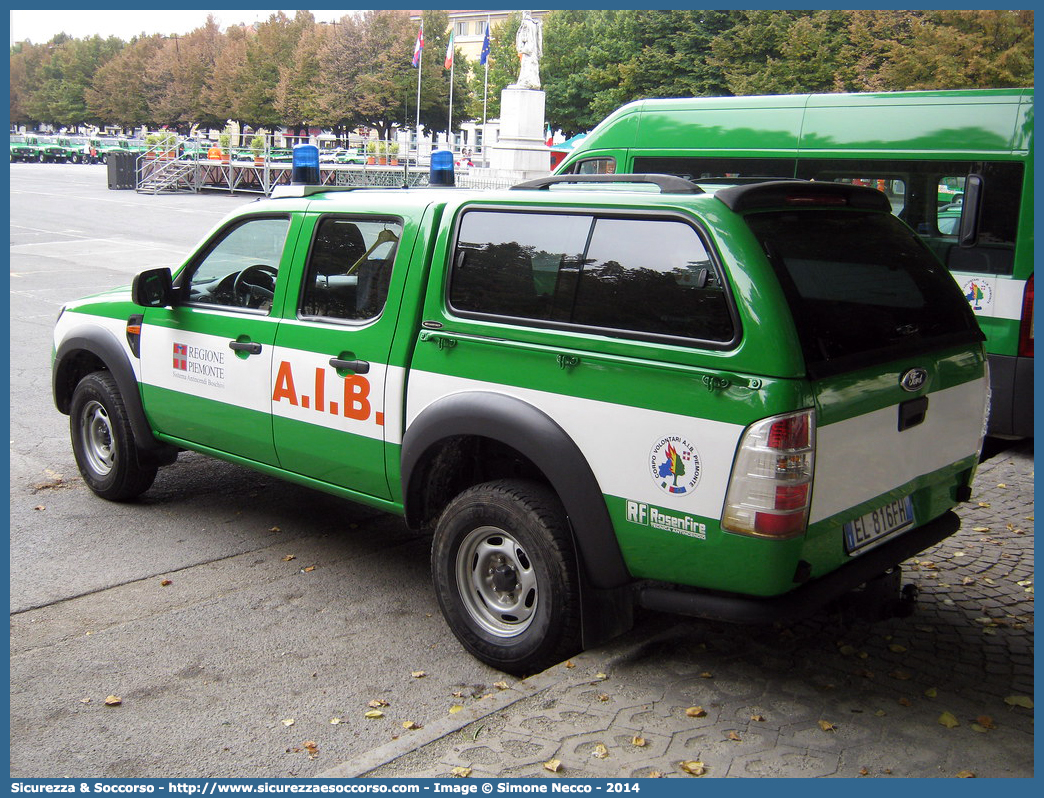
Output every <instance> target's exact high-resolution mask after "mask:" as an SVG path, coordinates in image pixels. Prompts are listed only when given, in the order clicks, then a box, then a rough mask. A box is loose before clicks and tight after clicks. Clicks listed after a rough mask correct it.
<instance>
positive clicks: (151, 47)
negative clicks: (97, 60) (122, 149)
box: [84, 34, 163, 128]
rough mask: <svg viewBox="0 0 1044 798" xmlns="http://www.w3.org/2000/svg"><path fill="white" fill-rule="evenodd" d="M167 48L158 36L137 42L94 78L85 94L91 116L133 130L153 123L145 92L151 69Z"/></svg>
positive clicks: (105, 66)
mask: <svg viewBox="0 0 1044 798" xmlns="http://www.w3.org/2000/svg"><path fill="white" fill-rule="evenodd" d="M162 47H163V37H162V36H159V35H158V34H157V35H154V36H143V37H141V38H138V39H134V40H132V41H131V43H130V44H129V45H128V46H127V47H124V48H123V49H122V50H121V51H120V52H119V54H118V55H117V56H116V57H115V58H113V59H112V60H111V61H109V62H108V63H106V64H105V65H104V66H102V67H101V68H100V69H99V70H98V71H97V72H96V73H95V75H94V79H93V80H92V81H91V85H90V88H88V89H87V90H86V91H85V92H84V94H85V97H86V100H87V107H88V111H89V113H90V114H91V115H92V116H93V117H95V118H97V119H99V120H102V121H104V122H105V123H107V124H111V125H119V126H120V127H123V128H133V127H138V126H139V125H146V124H148V123H149V122H150V121H151V116H150V113H149V103H148V98H147V96H146V94H145V88H146V86H147V85H148V83H149V65H150V63H151V61H152V58H153V56H155V54H156V53H157V52H158V51H159V50H160V49H161V48H162Z"/></svg>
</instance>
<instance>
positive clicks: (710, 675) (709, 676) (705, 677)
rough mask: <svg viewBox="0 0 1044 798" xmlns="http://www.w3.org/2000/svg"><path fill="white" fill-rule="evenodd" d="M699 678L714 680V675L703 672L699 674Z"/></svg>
mask: <svg viewBox="0 0 1044 798" xmlns="http://www.w3.org/2000/svg"><path fill="white" fill-rule="evenodd" d="M700 678H701V679H713V678H714V674H713V673H710V672H709V671H704V672H703V673H701V674H700Z"/></svg>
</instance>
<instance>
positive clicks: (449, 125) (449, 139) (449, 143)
mask: <svg viewBox="0 0 1044 798" xmlns="http://www.w3.org/2000/svg"><path fill="white" fill-rule="evenodd" d="M449 48H450V49H449V51H448V54H447V57H448V58H449V62H450V92H449V119H448V120H447V122H446V149H447V150H449V151H450V152H453V68H454V67H455V66H456V65H457V64H456V61H457V59H456V58H454V56H455V55H456V53H455V52H453V31H450V40H449Z"/></svg>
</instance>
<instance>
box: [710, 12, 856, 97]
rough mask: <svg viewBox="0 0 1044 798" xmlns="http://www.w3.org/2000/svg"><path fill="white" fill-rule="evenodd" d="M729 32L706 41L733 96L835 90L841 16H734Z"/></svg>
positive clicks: (841, 38)
mask: <svg viewBox="0 0 1044 798" xmlns="http://www.w3.org/2000/svg"><path fill="white" fill-rule="evenodd" d="M735 14H736V17H735V20H736V21H735V24H734V25H733V27H732V28H730V29H729V30H727V31H724V32H723V33H721V34H720V35H718V36H716V37H715V38H714V40H713V41H712V42H711V50H712V57H711V63H712V64H714V65H716V66H718V67H720V68H721V69H722V71H723V74H724V77H725V84H726V86H727V88H728V90H729V91H730V92H732V93H733V94H793V93H803V92H829V91H834V90H836V84H835V80H834V75H835V73H836V72H837V70H838V67H839V54H840V50H841V47H842V45H843V44H844V42H845V36H846V28H847V22H848V18H847V16H846V14H847V12H843V11H737V12H735Z"/></svg>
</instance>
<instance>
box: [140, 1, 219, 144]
mask: <svg viewBox="0 0 1044 798" xmlns="http://www.w3.org/2000/svg"><path fill="white" fill-rule="evenodd" d="M220 49H221V31H220V30H219V28H218V26H217V22H215V21H214V17H213V16H212V15H208V17H207V21H206V23H205V24H204V25H203V26H202V27H200V28H196V29H195V30H194V31H192V32H191V33H189V34H188V35H186V36H178V35H172V36H169V37H166V39H165V41H164V44H163V46H162V48H161V49H160V50H159V51H157V52H156V54H155V55H154V56H153V58H152V61H151V63H150V65H149V80H148V86H147V95H148V97H149V114H150V117H151V119H150V122H151V124H152V125H153V126H157V127H159V126H170V127H175V128H177V129H178V130H179V131H181V132H182V133H187V132H188V131H189V130H190V129H191V127H192V126H193V125H194V124H197V123H199V122H200V121H201V120H202V119H203V118H204V117H205V116H208V113H207V112H208V108H207V104H206V103H205V102H204V100H203V96H204V88H205V87H206V85H207V82H208V81H209V80H210V77H211V75H212V74H213V72H214V67H215V62H216V60H217V57H218V53H219V52H220ZM207 121H208V122H212V123H218V122H220V121H223V120H216V119H214V118H213V117H211V118H210V119H208V120H207Z"/></svg>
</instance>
